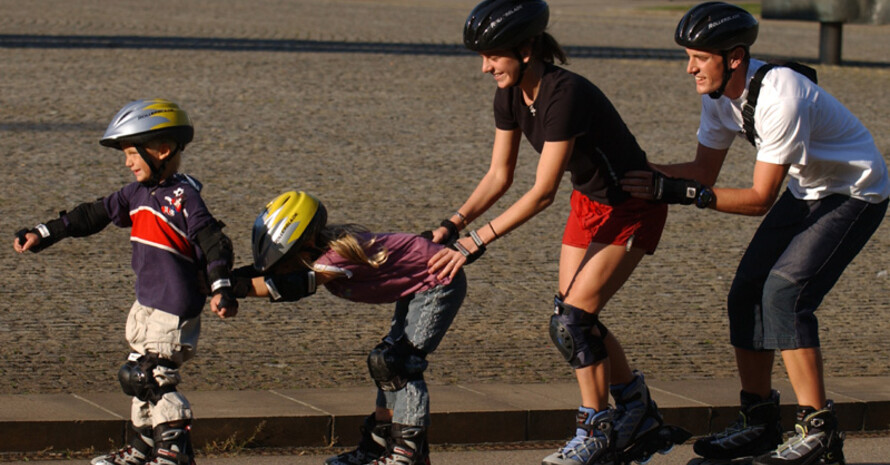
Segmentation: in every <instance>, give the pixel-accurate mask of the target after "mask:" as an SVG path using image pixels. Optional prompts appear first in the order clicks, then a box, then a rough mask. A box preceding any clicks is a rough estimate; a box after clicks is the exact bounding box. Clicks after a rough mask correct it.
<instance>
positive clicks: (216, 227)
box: [195, 221, 235, 294]
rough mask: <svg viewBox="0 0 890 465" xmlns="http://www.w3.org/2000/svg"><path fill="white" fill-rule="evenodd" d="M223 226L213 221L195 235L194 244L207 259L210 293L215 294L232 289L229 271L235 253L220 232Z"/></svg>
mask: <svg viewBox="0 0 890 465" xmlns="http://www.w3.org/2000/svg"><path fill="white" fill-rule="evenodd" d="M223 226H224V225H223V224H222V223H220V222H219V221H215V222H213V223H211V224H209V225H207V226H206V227H204V228H203V229H201V230H200V231H198V233H197V234H196V235H195V242H197V244H198V247H200V248H201V250H202V251H203V252H204V257H205V258H206V259H207V278H208V279H209V281H210V292H211V293H213V294H216V293H217V292H218V291H219V289H221V288H223V287H232V281H231V279H230V278H231V269H232V262H233V261H234V257H235V252H234V248H233V247H232V241H231V239H229V238H228V236H226V235H225V234H223V232H222V227H223Z"/></svg>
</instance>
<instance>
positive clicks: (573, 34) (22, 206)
mask: <svg viewBox="0 0 890 465" xmlns="http://www.w3.org/2000/svg"><path fill="white" fill-rule="evenodd" d="M691 3H692V2H689V3H688V4H687V3H676V2H673V1H667V0H648V1H646V0H630V1H617V0H616V1H606V0H576V1H569V0H565V1H563V0H553V1H552V2H551V6H552V14H551V17H552V21H551V24H552V28H551V31H552V32H553V34H554V35H555V36H556V37H557V39H559V40H560V41H561V42H562V43H563V44H564V45H566V46H567V48H568V49H569V52H570V54H572V55H574V56H575V57H576V58H574V59H573V60H572V61H571V63H570V65H569V69H572V70H574V71H577V72H579V73H581V74H583V75H585V76H587V77H588V78H590V79H591V80H592V81H594V82H595V83H597V84H598V85H599V86H600V87H601V88H602V89H603V90H604V91H605V92H606V94H607V95H608V96H609V97H610V98H611V99H612V100H613V102H614V103H615V105H616V106H617V108H618V109H619V111H620V112H621V113H622V115H623V116H624V118H625V119H626V121H627V123H628V125H629V126H630V127H631V129H632V130H633V131H634V133H635V134H636V136H637V137H638V139H639V140H640V142H641V145H642V146H643V147H644V148H645V149H646V150H647V152H648V153H649V155H650V158H651V159H652V160H653V161H656V162H672V161H681V160H687V159H691V157H692V156H693V150H694V148H695V137H694V135H695V130H696V127H697V120H698V106H699V104H698V98H697V96H696V95H695V93H694V91H693V85H692V82H691V81H690V79H689V78H688V77H687V76H686V75H685V73H684V62H683V61H682V53H681V51H680V50H679V49H678V48H677V47H675V46H674V44H673V41H672V37H673V36H672V34H673V28H674V25H675V24H676V21H677V20H678V18H679V16H680V15H681V14H682V11H683V10H684V9H685V8H688V7H689V6H690V4H691ZM474 4H475V0H470V1H467V0H424V1H408V0H302V1H299V2H295V1H285V0H254V1H249V2H248V1H236V0H191V1H173V0H158V1H155V2H152V3H151V6H150V7H149V6H147V4H146V3H145V2H138V1H135V0H123V1H119V2H104V1H100V0H82V1H79V2H68V1H64V0H32V1H29V2H19V1H14V0H0V63H2V68H0V69H2V77H0V83H2V88H0V89H2V90H0V108H2V110H0V111H2V113H0V115H2V116H0V157H2V163H3V167H4V169H3V172H2V174H0V179H2V181H3V182H2V183H0V210H2V216H0V218H2V219H0V222H2V227H0V231H2V234H3V235H5V237H7V240H9V241H11V238H12V235H13V233H14V232H15V231H16V230H18V229H19V228H21V227H25V226H28V227H30V226H32V225H33V224H36V223H37V222H39V221H44V220H48V219H51V218H52V217H54V216H55V215H56V213H57V212H58V211H59V210H61V209H70V208H71V207H73V206H75V205H76V204H77V203H79V202H82V201H88V200H91V199H95V198H97V197H100V196H103V195H106V194H108V193H110V192H112V191H114V190H116V189H118V188H119V187H120V186H122V185H124V184H125V183H128V182H130V181H131V175H130V174H129V173H128V172H127V171H126V169H125V168H124V166H123V159H122V157H121V156H120V155H119V154H117V153H115V152H113V151H111V150H108V149H105V148H102V147H100V146H99V144H98V143H97V142H98V139H99V137H100V136H101V135H102V132H103V131H104V128H105V126H106V124H107V123H108V121H109V119H110V118H111V116H112V115H113V114H114V113H115V111H116V110H117V109H118V108H119V107H120V106H121V105H123V103H125V102H127V101H130V100H133V99H136V98H143V97H149V96H152V97H153V96H162V97H166V98H170V99H173V100H175V101H178V102H179V103H181V104H182V106H183V107H184V108H186V109H187V110H188V111H189V112H190V114H191V115H192V117H193V120H194V122H195V125H196V129H197V136H196V139H195V142H194V143H193V144H192V145H191V146H190V147H189V149H188V150H187V152H186V153H185V158H184V163H183V170H184V171H186V172H188V173H190V174H193V175H194V176H195V177H197V178H198V179H199V180H201V181H202V182H203V183H204V184H205V189H204V197H205V200H206V201H207V203H208V205H209V206H210V207H211V209H212V210H213V211H214V212H215V214H216V215H217V217H218V218H220V219H222V220H223V221H225V223H226V224H227V225H228V227H227V232H228V234H229V235H230V236H231V237H232V238H233V240H234V242H235V246H236V253H237V259H238V262H239V264H246V263H248V260H250V253H249V250H250V242H249V241H250V227H251V224H252V221H253V219H254V217H255V215H256V214H257V213H258V212H259V211H260V209H261V208H262V206H263V205H264V204H265V202H267V201H268V200H269V199H271V198H272V197H274V196H275V195H277V194H278V193H280V192H282V191H284V190H287V189H301V190H307V191H310V192H313V193H315V194H317V195H318V196H319V197H321V199H322V200H323V201H324V202H325V203H326V205H327V207H328V209H329V212H330V216H331V219H332V220H333V221H351V222H358V223H363V224H365V225H367V226H368V227H370V228H371V229H373V230H380V231H385V230H393V231H417V232H419V231H421V230H423V229H428V228H429V227H431V226H433V225H435V224H437V223H438V222H439V220H441V218H442V217H444V216H445V215H447V214H449V213H450V212H452V211H454V209H455V208H457V207H458V206H460V204H461V203H462V202H463V201H464V200H465V198H466V196H467V195H468V194H469V193H470V191H471V189H472V188H473V187H474V186H475V183H476V182H477V181H478V179H479V178H480V177H481V176H482V174H483V173H484V170H485V169H486V168H487V164H488V158H489V153H490V144H491V140H492V134H493V121H492V114H491V113H492V112H491V98H492V95H493V92H494V84H493V83H492V82H491V80H490V77H489V76H487V75H483V74H482V73H480V72H479V69H480V63H479V59H478V57H476V56H475V55H472V54H470V53H466V52H464V51H462V49H461V48H460V46H459V43H460V42H459V41H460V31H461V27H462V23H463V20H464V19H465V17H466V14H467V13H468V12H469V10H470V9H471V8H472V6H473V5H474ZM844 34H845V36H844V58H845V59H846V60H847V61H848V63H849V64H851V65H850V66H845V67H835V66H817V68H818V70H819V73H820V82H821V83H822V84H823V86H824V87H825V88H826V89H828V90H829V91H831V92H832V93H834V94H835V95H836V96H838V97H839V98H840V99H841V100H842V101H843V102H844V103H845V104H847V105H848V106H849V107H850V108H851V109H852V110H853V111H854V113H856V114H857V115H858V116H859V117H860V118H861V119H862V120H863V122H864V123H865V124H866V125H867V126H868V127H869V128H870V130H871V131H872V133H873V134H874V135H875V137H876V139H877V141H878V144H879V147H880V148H881V150H882V151H883V153H885V154H888V153H890V121H888V118H887V110H886V109H887V108H890V95H888V93H887V92H886V89H887V85H888V83H890V47H887V46H886V45H887V43H888V37H890V28H888V27H887V26H882V27H877V26H846V27H845V29H844ZM754 53H755V55H758V54H763V55H773V56H775V55H785V56H792V57H795V58H798V59H805V60H811V59H814V58H816V57H817V55H818V25H816V24H813V23H799V22H778V21H764V22H763V25H762V28H761V40H760V41H759V42H758V45H757V47H755V49H754ZM746 145H747V144H744V143H743V142H742V141H740V142H738V143H736V146H735V147H734V149H733V150H732V151H731V154H730V156H729V158H728V161H727V165H726V166H725V168H724V170H723V175H722V177H721V179H720V181H719V182H720V184H722V185H727V186H733V185H735V186H742V185H746V183H748V182H749V180H750V176H751V167H752V166H753V161H752V156H753V151H752V150H751V149H750V148H749V147H746ZM536 160H537V159H536V155H535V154H534V153H533V151H532V150H531V149H530V148H529V147H528V146H527V145H524V146H523V149H522V151H521V152H520V166H519V168H518V173H517V176H516V182H515V184H514V186H513V188H512V190H511V191H510V192H508V194H507V195H506V196H505V197H504V198H503V200H501V201H500V202H499V203H498V204H497V205H496V206H495V208H494V209H493V210H492V212H491V213H490V214H488V215H486V216H484V217H483V218H481V219H480V224H484V222H485V221H487V220H489V219H491V218H494V216H495V215H496V214H497V213H498V212H500V211H502V210H503V208H505V207H506V206H508V205H509V204H510V202H511V201H513V200H515V199H516V198H518V197H519V196H520V195H521V194H522V193H523V192H524V191H525V189H527V188H529V187H530V186H531V183H532V182H533V176H534V169H535V163H536ZM562 191H563V192H562V193H561V195H560V197H559V199H558V201H557V202H556V203H555V204H554V205H553V206H552V207H551V208H549V209H548V210H547V211H545V212H544V213H542V214H541V215H539V216H538V217H536V218H534V219H533V220H532V221H530V222H529V223H528V224H526V225H524V226H523V227H522V228H520V229H519V230H517V231H516V232H514V233H513V234H510V235H509V236H508V237H506V238H504V239H502V240H500V241H498V242H497V243H496V244H494V245H493V246H492V247H490V248H489V252H488V253H487V254H486V256H485V257H484V258H483V259H482V260H480V261H479V262H477V263H476V264H473V265H472V266H470V267H469V268H468V270H467V272H468V275H469V277H470V290H469V295H468V298H467V301H466V304H465V305H464V307H463V309H462V310H461V313H460V314H459V316H458V318H457V320H456V321H455V323H454V326H453V329H452V330H451V331H450V333H449V334H448V336H447V337H446V338H445V340H444V341H443V343H442V345H441V346H440V348H439V350H438V351H437V352H436V353H435V354H434V355H432V356H431V358H430V359H431V362H432V363H431V368H430V370H429V371H428V379H429V380H430V381H431V382H433V383H456V382H466V381H492V382H494V381H502V382H547V381H553V380H561V381H564V380H567V379H570V377H571V373H570V370H569V369H568V367H567V366H566V364H565V363H564V362H563V361H562V360H561V358H560V357H559V355H558V354H557V352H556V351H555V349H554V348H553V347H552V346H551V344H550V342H549V339H548V337H547V333H546V323H547V319H548V313H549V310H550V301H551V296H552V294H553V292H554V289H555V286H556V274H557V257H558V250H559V240H560V236H561V231H562V226H563V223H564V219H565V216H566V214H567V211H568V193H569V183H568V182H567V181H566V182H564V183H563V186H562ZM757 222H758V220H757V219H756V218H745V217H737V216H731V215H723V214H717V213H714V212H701V211H697V210H696V209H690V208H682V207H672V208H671V214H670V217H669V220H668V226H667V230H666V231H665V235H664V238H663V240H662V244H661V246H660V248H659V250H658V252H657V253H656V254H655V255H654V256H651V257H647V258H646V259H645V260H644V261H643V263H642V264H641V266H640V267H639V268H638V270H637V271H636V272H635V274H634V276H633V277H632V278H631V280H630V281H629V282H628V283H627V284H626V285H625V287H624V289H623V290H621V291H620V292H619V293H618V294H617V295H616V296H615V298H614V299H613V301H612V302H611V303H610V304H609V305H608V307H607V308H606V310H605V313H604V316H603V319H604V321H605V322H606V323H607V324H608V325H609V327H610V329H612V330H613V331H614V332H615V334H617V335H618V337H619V338H620V339H621V340H622V342H623V343H624V345H625V349H626V351H627V353H628V356H629V357H630V359H631V360H632V361H633V363H634V364H635V366H636V367H637V368H640V369H642V370H644V371H645V372H646V373H647V374H648V376H649V377H650V378H653V379H689V378H693V379H694V378H710V377H716V378H730V377H733V376H734V361H733V359H732V357H731V352H730V348H729V346H728V343H727V336H726V333H727V330H726V317H725V304H724V300H725V296H726V293H727V289H728V285H729V282H730V280H731V278H732V275H733V272H734V269H735V265H736V264H737V262H738V259H739V258H740V255H741V253H742V251H743V250H744V247H745V245H746V243H747V240H748V239H749V237H750V235H751V234H752V232H753V229H754V228H755V226H756V224H757ZM887 228H888V226H887V225H886V224H885V225H884V226H883V227H882V228H881V229H880V230H879V231H878V232H877V234H876V236H875V237H874V239H873V240H872V241H871V242H870V243H869V244H868V245H867V246H866V248H865V250H864V251H863V252H862V253H861V254H860V256H859V257H858V258H857V260H856V261H855V262H854V263H853V264H852V265H851V266H850V268H849V269H848V270H847V272H846V273H845V275H844V276H843V278H842V280H841V282H840V283H839V284H838V285H837V286H836V287H835V289H834V290H833V291H832V292H831V293H830V294H829V295H828V297H827V298H826V299H825V301H824V303H823V306H822V309H821V310H820V311H819V313H818V315H819V317H820V320H821V324H822V337H823V346H824V349H825V356H826V371H827V373H829V374H831V375H836V376H859V375H887V374H888V373H890V366H888V364H887V362H886V360H887V356H888V354H890V337H888V336H890V324H888V323H887V318H886V311H887V309H888V307H890V292H888V288H890V276H888V271H887V270H888V268H890V253H888V247H890V239H888V238H887ZM127 234H128V233H127V231H125V230H121V229H117V228H114V227H110V228H108V229H107V230H106V231H103V232H102V233H101V234H99V235H96V236H92V237H90V238H86V239H77V240H68V241H65V242H63V243H61V244H57V245H56V246H55V247H53V248H52V249H50V250H47V251H46V252H43V253H41V254H39V255H32V254H27V255H25V256H19V255H17V254H14V253H13V252H12V251H11V250H10V249H9V248H7V252H6V253H3V254H0V274H2V276H3V278H2V279H3V285H2V286H0V375H2V376H0V393H51V392H68V391H116V390H118V389H119V387H118V386H117V382H116V381H115V378H114V377H115V373H116V371H117V368H118V366H119V365H120V363H122V361H123V359H124V357H125V356H126V354H127V352H128V349H127V347H126V344H125V342H124V337H123V327H124V322H125V315H126V311H127V310H128V309H129V307H130V304H131V302H132V299H133V292H132V282H133V275H132V271H131V270H130V268H129V245H128V240H127ZM7 247H8V245H7ZM390 313H391V308H390V306H369V305H361V304H351V303H349V302H346V301H342V300H338V299H335V298H333V297H331V296H330V295H328V294H327V293H325V292H320V293H319V294H318V295H316V296H313V297H312V298H310V299H307V300H305V301H302V302H299V303H298V304H294V305H285V304H280V305H271V304H269V303H268V302H265V301H261V300H259V299H257V300H251V301H246V302H243V303H242V309H241V313H240V314H239V316H238V317H237V318H236V319H233V320H227V321H221V320H219V319H218V318H216V317H215V316H213V315H212V314H210V313H209V312H208V313H207V314H206V315H205V319H204V327H203V334H202V338H201V342H200V346H199V356H198V357H197V358H196V359H195V360H194V361H193V362H190V363H189V364H188V365H187V366H186V367H185V368H184V384H183V387H184V388H185V389H188V390H213V389H271V388H289V387H325V386H338V385H360V384H366V383H367V382H368V379H367V374H366V369H365V366H364V359H365V356H366V353H367V351H368V349H369V348H371V347H372V346H373V345H374V344H376V342H377V341H378V339H379V338H380V337H381V336H382V335H383V334H384V333H385V331H386V330H387V327H388V319H389V316H390ZM781 373H782V368H781V365H779V366H777V374H781Z"/></svg>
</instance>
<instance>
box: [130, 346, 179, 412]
mask: <svg viewBox="0 0 890 465" xmlns="http://www.w3.org/2000/svg"><path fill="white" fill-rule="evenodd" d="M158 365H163V366H166V367H169V368H175V367H176V366H175V364H174V363H173V362H171V361H169V360H162V359H160V358H159V357H158V354H155V353H151V352H149V353H148V354H146V355H141V354H138V353H132V354H130V357H129V358H128V359H127V363H125V364H124V365H123V366H122V367H121V369H120V370H119V371H118V372H117V380H118V381H119V382H120V383H121V389H123V391H124V394H127V395H129V396H134V397H136V398H137V399H139V400H141V401H146V402H151V403H152V404H156V403H157V402H158V401H159V400H160V399H161V397H162V396H163V395H164V394H166V393H168V392H173V391H175V390H176V387H175V386H163V387H162V386H160V385H158V382H157V380H156V379H155V377H154V369H155V367H157V366H158Z"/></svg>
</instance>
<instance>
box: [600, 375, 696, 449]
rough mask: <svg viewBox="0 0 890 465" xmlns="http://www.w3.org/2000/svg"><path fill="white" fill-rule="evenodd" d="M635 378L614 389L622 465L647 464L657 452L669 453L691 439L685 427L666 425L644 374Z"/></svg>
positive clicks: (617, 434) (616, 423) (616, 440)
mask: <svg viewBox="0 0 890 465" xmlns="http://www.w3.org/2000/svg"><path fill="white" fill-rule="evenodd" d="M634 375H635V376H634V379H633V381H631V382H630V383H628V384H627V385H624V386H616V387H613V388H612V389H611V393H612V397H613V398H614V399H615V420H614V423H613V425H614V430H613V438H614V441H615V451H616V454H617V455H616V460H615V463H616V464H620V465H625V464H629V463H630V462H637V463H640V464H643V463H646V462H648V461H649V459H651V458H652V455H654V454H655V453H656V452H658V453H661V454H666V453H668V452H670V451H671V449H673V448H674V445H676V444H682V443H683V442H685V441H686V440H687V439H689V438H690V437H692V433H690V432H689V431H686V430H685V429H683V428H680V427H678V426H673V425H665V424H664V420H663V419H662V417H661V413H659V411H658V405H656V404H655V401H653V400H652V398H651V397H650V396H649V388H648V387H646V381H645V379H644V378H643V374H642V373H640V372H638V371H637V372H634Z"/></svg>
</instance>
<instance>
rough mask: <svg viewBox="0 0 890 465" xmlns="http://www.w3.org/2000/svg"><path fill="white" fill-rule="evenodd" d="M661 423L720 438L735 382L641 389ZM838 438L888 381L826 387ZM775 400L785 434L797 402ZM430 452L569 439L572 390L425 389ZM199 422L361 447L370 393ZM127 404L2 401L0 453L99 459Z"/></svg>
mask: <svg viewBox="0 0 890 465" xmlns="http://www.w3.org/2000/svg"><path fill="white" fill-rule="evenodd" d="M648 384H649V387H650V391H651V393H652V397H653V399H655V401H656V402H657V403H658V405H659V408H660V409H661V412H662V413H663V415H664V418H665V421H666V422H667V423H671V424H674V425H678V426H681V427H683V428H686V429H687V430H689V431H690V432H692V433H693V434H694V435H702V434H706V433H709V432H712V431H717V430H721V429H722V428H723V427H725V426H726V425H727V424H728V423H729V422H731V421H732V420H733V419H734V418H735V416H736V414H737V411H738V381H737V380H734V379H731V380H694V381H664V382H660V381H654V380H648ZM826 384H827V386H828V390H829V397H831V398H832V399H833V400H834V401H835V408H836V411H837V413H838V417H839V420H840V423H841V428H842V429H843V430H845V431H876V430H888V429H890V377H864V378H840V379H827V380H826ZM775 387H776V389H779V391H780V392H782V393H783V394H782V418H783V422H784V427H785V428H786V429H788V430H790V429H791V428H792V424H793V418H794V409H795V405H796V399H795V398H794V394H793V392H792V390H791V386H790V384H789V383H788V382H787V381H785V380H780V381H777V382H776V385H775ZM430 393H431V394H430V397H431V399H432V401H431V410H432V425H433V426H432V427H431V429H430V441H431V442H432V443H434V444H472V443H499V442H501V443H514V442H523V441H547V440H561V439H564V438H566V437H568V436H569V435H570V434H571V431H572V428H573V424H574V414H575V411H576V409H577V406H578V404H579V402H580V396H579V393H578V388H577V386H576V385H575V384H574V383H555V384H464V385H443V386H436V385H433V386H430ZM186 395H187V396H188V398H189V400H190V401H191V402H192V405H193V408H194V411H195V412H196V417H197V418H196V419H195V421H194V424H193V430H192V431H193V439H194V443H195V446H196V447H204V446H205V445H213V444H216V445H224V444H235V445H238V446H239V447H324V446H330V445H351V444H354V443H356V442H357V441H358V430H359V425H360V424H361V422H362V420H363V419H364V417H365V416H366V415H368V414H369V413H370V412H371V411H372V410H373V401H374V399H375V396H376V391H375V389H374V388H373V387H362V388H341V389H295V390H286V391H285V390H282V391H202V392H186ZM128 418H129V399H128V398H127V397H126V396H124V395H123V394H116V393H98V394H95V393H94V394H37V395H32V394H22V395H2V396H0V452H34V451H43V450H56V451H60V450H84V449H90V448H92V449H95V450H106V449H111V448H113V447H117V446H118V445H120V444H121V443H123V442H125V441H126V440H127V434H128V431H127V422H128Z"/></svg>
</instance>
